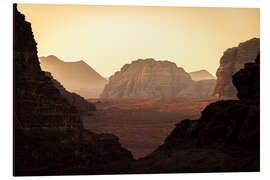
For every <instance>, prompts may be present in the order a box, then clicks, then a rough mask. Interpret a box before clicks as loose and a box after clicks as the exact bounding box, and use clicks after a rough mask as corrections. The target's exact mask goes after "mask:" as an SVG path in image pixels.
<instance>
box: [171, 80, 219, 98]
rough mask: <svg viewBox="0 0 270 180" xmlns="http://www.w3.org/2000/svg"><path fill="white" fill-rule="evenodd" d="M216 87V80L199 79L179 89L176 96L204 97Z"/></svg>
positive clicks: (209, 94)
mask: <svg viewBox="0 0 270 180" xmlns="http://www.w3.org/2000/svg"><path fill="white" fill-rule="evenodd" d="M215 87H216V80H215V79H209V80H200V81H196V82H194V83H193V84H192V85H190V86H188V87H187V88H185V89H183V90H182V91H180V92H179V93H178V94H177V95H176V97H188V98H204V97H210V96H211V95H212V94H213V92H214V89H215Z"/></svg>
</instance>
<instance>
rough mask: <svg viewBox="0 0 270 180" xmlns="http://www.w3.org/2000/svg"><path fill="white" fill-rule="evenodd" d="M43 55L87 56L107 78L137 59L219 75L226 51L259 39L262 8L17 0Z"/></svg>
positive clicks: (89, 62)
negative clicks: (24, 1)
mask: <svg viewBox="0 0 270 180" xmlns="http://www.w3.org/2000/svg"><path fill="white" fill-rule="evenodd" d="M18 10H19V11H20V12H21V13H23V14H24V15H25V17H26V20H27V21H29V22H31V25H32V30H33V33H34V37H35V40H36V42H37V43H38V45H37V46H38V56H48V55H55V56H57V57H58V58H60V59H61V60H65V61H79V60H84V61H85V62H86V63H87V64H89V65H90V66H91V67H92V68H93V69H95V70H96V71H97V72H98V73H100V74H101V75H102V76H104V77H109V76H111V75H112V74H114V72H116V71H119V70H120V68H121V67H122V66H123V65H124V64H128V63H131V61H133V60H136V59H145V58H154V59H156V60H168V61H172V62H175V63H176V64H177V66H179V67H183V68H184V69H185V70H186V71H187V72H191V71H196V70H201V69H205V70H208V71H209V72H210V73H212V74H213V75H215V73H216V70H217V68H218V66H219V60H220V57H221V56H222V55H223V52H224V51H225V50H226V49H228V48H231V47H234V46H237V45H238V44H239V43H241V42H244V41H247V40H249V39H251V38H254V37H260V10H259V9H258V8H206V7H151V6H94V5H49V4H18Z"/></svg>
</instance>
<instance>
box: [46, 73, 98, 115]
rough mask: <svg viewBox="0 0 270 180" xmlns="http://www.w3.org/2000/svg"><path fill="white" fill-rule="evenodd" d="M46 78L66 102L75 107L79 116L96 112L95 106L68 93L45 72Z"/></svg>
mask: <svg viewBox="0 0 270 180" xmlns="http://www.w3.org/2000/svg"><path fill="white" fill-rule="evenodd" d="M45 74H46V76H48V77H50V78H51V80H52V82H53V84H54V86H55V87H56V88H57V89H58V90H59V92H60V93H61V94H62V95H63V96H64V97H65V98H66V99H67V100H68V102H69V103H70V104H71V105H73V106H75V107H76V108H77V110H78V111H79V112H80V113H81V114H88V113H90V112H91V111H96V106H95V105H94V104H92V103H90V102H88V101H86V100H85V99H84V98H83V97H81V96H80V95H78V94H76V93H70V92H68V91H67V90H66V89H65V88H64V87H63V86H62V84H61V83H60V82H58V81H57V80H55V79H54V78H53V77H52V75H51V73H49V72H45Z"/></svg>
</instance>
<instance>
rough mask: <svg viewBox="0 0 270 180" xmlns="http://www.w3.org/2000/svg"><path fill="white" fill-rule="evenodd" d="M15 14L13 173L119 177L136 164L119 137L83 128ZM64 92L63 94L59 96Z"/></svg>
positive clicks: (27, 28) (26, 25)
mask: <svg viewBox="0 0 270 180" xmlns="http://www.w3.org/2000/svg"><path fill="white" fill-rule="evenodd" d="M13 13H14V49H13V53H14V59H13V61H14V129H13V131H14V152H13V153H14V169H13V170H14V171H13V173H14V175H15V176H37V175H39V176H40V175H64V174H65V175H68V174H69V175H70V174H106V173H110V174H111V173H118V172H121V171H122V170H123V169H126V168H128V167H129V164H130V163H131V162H133V157H132V155H131V153H130V152H129V151H128V150H126V149H124V148H122V147H121V145H120V144H119V140H118V137H116V136H114V135H112V134H95V133H92V132H90V131H87V130H85V129H83V124H82V121H81V120H80V113H79V111H78V110H77V108H76V106H77V105H76V103H75V104H74V106H73V105H72V104H71V103H70V101H69V100H68V99H66V97H65V95H63V93H61V92H62V91H63V90H61V89H60V90H59V89H57V88H56V87H55V85H56V84H55V83H54V81H53V79H52V78H51V77H49V76H48V75H46V74H45V72H43V71H41V69H40V66H39V61H38V57H37V48H36V42H35V40H34V37H33V33H32V29H31V24H30V23H29V22H26V21H25V17H24V15H23V14H21V13H20V12H18V10H17V6H16V4H15V5H14V9H13ZM60 91H61V92H60Z"/></svg>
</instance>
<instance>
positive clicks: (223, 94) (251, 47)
mask: <svg viewBox="0 0 270 180" xmlns="http://www.w3.org/2000/svg"><path fill="white" fill-rule="evenodd" d="M259 49H260V39H258V38H253V39H250V40H248V41H246V42H243V43H240V44H239V46H238V47H233V48H229V49H227V50H226V51H225V52H224V54H223V56H222V57H221V59H220V66H219V68H218V70H217V72H216V76H217V85H216V88H215V91H214V94H213V96H216V97H219V98H221V99H236V98H237V95H236V94H237V91H236V88H235V87H234V86H233V84H232V76H233V75H234V74H235V73H236V72H237V71H239V70H240V69H241V68H243V67H244V64H246V63H249V62H254V60H255V58H256V56H257V54H258V52H259Z"/></svg>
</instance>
